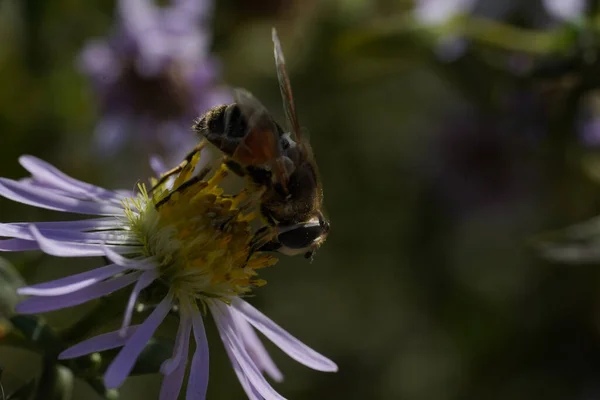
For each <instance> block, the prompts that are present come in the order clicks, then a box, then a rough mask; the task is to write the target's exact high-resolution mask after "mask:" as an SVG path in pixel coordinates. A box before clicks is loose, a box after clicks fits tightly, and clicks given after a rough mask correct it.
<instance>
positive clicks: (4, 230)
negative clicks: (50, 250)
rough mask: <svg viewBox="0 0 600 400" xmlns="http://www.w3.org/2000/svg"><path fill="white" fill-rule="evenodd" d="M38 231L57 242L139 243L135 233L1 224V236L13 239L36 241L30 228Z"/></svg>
mask: <svg viewBox="0 0 600 400" xmlns="http://www.w3.org/2000/svg"><path fill="white" fill-rule="evenodd" d="M31 226H35V227H36V229H38V231H39V232H40V233H41V234H42V235H43V236H44V237H45V238H47V239H52V240H57V241H70V242H78V243H96V244H98V243H111V242H112V243H113V244H119V245H120V244H129V245H131V244H134V245H135V244H137V243H139V242H138V240H137V238H136V236H135V234H134V233H133V232H129V231H125V230H119V231H105V232H78V231H73V230H66V229H48V228H40V227H39V225H38V224H29V225H26V224H1V223H0V236H5V237H12V238H17V239H25V240H35V237H34V236H33V234H32V233H31V230H30V227H31Z"/></svg>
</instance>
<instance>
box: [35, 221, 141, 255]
mask: <svg viewBox="0 0 600 400" xmlns="http://www.w3.org/2000/svg"><path fill="white" fill-rule="evenodd" d="M29 229H30V231H31V234H32V235H33V237H34V238H35V240H36V241H37V243H38V245H39V246H40V249H41V250H42V251H43V252H44V253H47V254H50V255H53V256H57V257H97V256H103V255H104V254H105V250H106V248H108V247H110V248H111V251H113V252H118V253H122V254H131V253H139V252H140V249H141V247H140V246H121V245H117V246H114V245H110V246H109V245H104V244H89V243H77V242H62V241H59V240H53V239H50V238H47V237H45V236H44V235H42V234H41V233H40V231H39V229H37V228H36V227H35V225H31V226H30V228H29Z"/></svg>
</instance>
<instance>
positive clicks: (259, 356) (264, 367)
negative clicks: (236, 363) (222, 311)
mask: <svg viewBox="0 0 600 400" xmlns="http://www.w3.org/2000/svg"><path fill="white" fill-rule="evenodd" d="M229 311H230V312H231V316H232V318H233V321H234V322H235V325H236V327H237V329H238V332H239V335H240V336H241V338H242V342H243V343H244V346H245V347H246V350H247V351H248V354H249V355H250V357H251V358H252V360H253V361H254V362H255V363H256V365H258V367H259V368H260V370H261V371H264V372H266V373H267V375H269V376H270V377H271V378H272V379H273V380H274V381H276V382H281V381H283V374H282V373H281V371H280V370H279V368H277V366H276V365H275V362H274V361H273V359H272V358H271V356H270V355H269V353H268V352H267V350H266V349H265V346H263V344H262V342H261V341H260V339H259V338H258V335H257V334H256V332H255V331H254V328H253V327H252V326H251V325H250V324H249V323H248V321H246V319H245V318H244V317H243V316H242V315H241V314H240V312H239V311H238V310H236V309H235V308H231V309H230V310H229Z"/></svg>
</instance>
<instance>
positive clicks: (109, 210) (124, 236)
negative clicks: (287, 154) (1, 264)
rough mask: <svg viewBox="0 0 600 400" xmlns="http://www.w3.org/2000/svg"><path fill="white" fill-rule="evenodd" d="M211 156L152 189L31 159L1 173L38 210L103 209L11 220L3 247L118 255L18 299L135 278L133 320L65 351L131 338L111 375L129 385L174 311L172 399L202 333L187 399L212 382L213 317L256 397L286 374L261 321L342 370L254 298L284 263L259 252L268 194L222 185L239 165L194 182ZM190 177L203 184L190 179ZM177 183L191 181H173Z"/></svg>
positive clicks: (68, 303) (3, 191)
mask: <svg viewBox="0 0 600 400" xmlns="http://www.w3.org/2000/svg"><path fill="white" fill-rule="evenodd" d="M198 160H199V157H198V156H196V157H195V158H194V160H192V162H191V163H190V164H188V166H187V167H186V168H184V169H183V170H182V171H181V172H180V173H179V174H178V175H177V176H176V177H175V178H174V180H171V181H170V182H169V183H163V184H160V185H158V186H157V187H156V188H155V189H154V190H153V191H152V192H151V193H149V192H148V191H146V189H145V187H144V186H143V185H140V187H139V191H138V192H137V193H130V192H127V191H110V190H106V189H103V188H100V187H97V186H94V185H91V184H88V183H85V182H81V181H78V180H76V179H73V178H71V177H69V176H67V175H65V174H64V173H62V172H61V171H59V170H57V169H56V168H54V167H53V166H51V165H49V164H47V163H45V162H43V161H41V160H39V159H36V158H34V157H31V156H23V157H21V159H20V162H21V165H22V166H23V167H24V168H25V169H26V170H28V171H29V172H30V173H31V177H30V178H26V179H23V180H20V181H14V180H10V179H5V178H0V195H2V196H4V197H6V198H9V199H11V200H14V201H18V202H20V203H23V204H28V205H32V206H35V207H40V208H45V209H50V210H56V211H62V212H69V213H76V214H88V215H93V216H94V217H93V218H87V219H81V220H75V221H63V222H36V223H6V224H0V236H2V237H5V238H7V239H4V240H0V251H26V250H42V251H43V252H45V253H47V254H51V255H54V256H58V257H98V256H104V257H106V258H107V259H108V260H110V264H108V265H106V266H103V267H100V268H96V269H93V270H90V271H86V272H82V273H79V274H76V275H72V276H68V277H65V278H62V279H58V280H55V281H51V282H45V283H41V284H36V285H32V286H27V287H23V288H21V289H20V290H19V292H20V294H22V295H28V296H30V297H29V298H27V299H26V300H24V301H22V302H21V303H19V304H18V305H17V312H20V313H23V314H30V313H43V312H47V311H52V310H59V309H63V308H68V307H72V306H75V305H78V304H82V303H84V302H87V301H90V300H92V299H96V298H99V297H101V296H106V295H109V294H111V293H113V292H115V291H117V290H120V289H123V288H125V287H127V286H133V288H132V289H131V295H130V298H129V302H128V304H127V306H126V308H125V313H124V318H123V324H122V327H121V329H119V330H117V331H113V332H109V333H105V334H102V335H99V336H95V337H92V338H90V339H88V340H86V341H84V342H81V343H79V344H77V345H75V346H73V347H71V348H69V349H67V350H65V351H64V352H63V353H62V354H61V355H60V357H61V358H72V357H78V356H82V355H86V354H90V353H94V352H99V351H103V350H108V349H113V348H118V347H122V349H121V350H120V352H119V353H118V355H117V356H116V357H115V359H114V360H113V361H112V363H111V364H110V365H109V366H108V369H107V370H106V373H105V375H104V382H105V385H106V387H108V388H116V387H119V386H120V385H121V384H122V383H123V381H124V380H125V379H126V378H127V376H128V375H129V373H130V372H131V370H132V368H133V366H134V364H135V361H136V359H137V357H138V356H139V355H140V353H141V352H142V350H143V348H144V347H145V345H146V344H147V343H148V341H149V340H150V338H151V337H152V336H153V334H154V332H155V331H156V329H157V328H158V326H159V325H160V324H161V323H162V322H163V321H164V320H165V318H166V317H167V314H168V313H169V311H170V310H172V309H177V310H178V312H179V318H180V320H179V329H178V332H177V337H176V340H175V346H174V352H173V355H172V357H171V358H170V359H169V360H167V361H165V362H164V363H163V364H162V366H161V373H162V374H164V376H165V377H164V380H163V384H162V388H161V393H160V398H161V399H165V400H166V399H175V398H177V396H178V394H179V392H180V390H181V387H182V382H183V379H184V375H185V370H186V366H187V365H188V349H189V346H190V341H191V339H190V337H193V339H194V342H195V352H194V355H193V357H192V360H191V366H190V375H189V378H188V385H187V394H186V399H204V398H205V396H206V389H207V384H208V366H209V365H208V355H209V353H208V344H207V339H206V335H205V330H204V325H203V314H204V313H205V312H207V311H210V313H211V314H212V316H213V319H214V321H215V323H216V326H217V328H218V331H219V334H220V336H221V338H222V340H223V343H224V345H225V349H226V351H227V354H228V355H229V358H230V360H231V362H232V364H233V367H234V369H235V372H236V374H237V376H238V378H239V381H240V383H241V384H242V386H243V388H244V390H245V391H246V393H247V395H248V397H249V398H250V399H262V398H265V399H282V398H283V397H281V396H280V395H279V394H278V393H277V392H276V391H275V390H274V389H273V388H272V387H271V385H270V384H269V383H268V382H267V381H266V379H265V378H264V376H263V373H266V374H267V375H269V376H270V377H271V378H273V379H274V380H275V381H279V380H281V379H282V375H281V373H280V372H279V370H278V369H277V367H276V366H275V364H274V363H273V361H272V359H271V358H270V356H269V355H268V353H267V352H266V350H265V349H264V347H263V345H262V344H261V341H260V339H259V338H258V337H257V335H256V333H255V331H254V329H257V330H259V331H260V332H262V333H263V334H264V335H265V336H266V337H267V338H269V339H270V340H271V341H272V342H273V343H275V344H276V345H277V346H278V347H279V348H281V349H282V350H283V351H284V352H285V353H287V354H288V355H289V356H290V357H292V358H293V359H295V360H296V361H298V362H300V363H302V364H304V365H306V366H308V367H310V368H313V369H316V370H319V371H330V372H333V371H336V370H337V366H336V365H335V363H333V362H332V361H330V360H329V359H327V358H325V357H324V356H322V355H320V354H319V353H317V352H315V351H314V350H312V349H310V348H309V347H307V346H306V345H304V344H303V343H301V342H300V341H298V340H297V339H296V338H294V337H293V336H291V335H290V334H289V333H287V332H286V331H285V330H283V329H282V328H281V327H279V326H278V325H276V324H275V323H274V322H273V321H271V320H270V319H269V318H267V317H266V316H265V315H263V314H262V313H261V312H260V311H258V310H257V309H255V308H254V307H253V306H251V305H250V304H249V303H247V302H246V301H244V300H242V299H241V297H240V296H243V295H245V294H247V293H249V292H250V291H251V289H252V288H254V287H258V286H261V285H263V284H264V283H265V282H264V281H263V280H260V279H256V275H257V270H258V269H259V268H262V267H266V266H269V265H272V264H274V263H275V262H276V261H277V260H276V259H275V258H274V257H272V256H270V255H268V254H265V253H252V252H250V249H249V245H248V243H249V241H250V238H251V236H252V233H253V231H252V229H251V222H252V220H253V219H254V218H255V216H256V215H257V213H256V200H257V199H258V198H259V196H260V194H257V193H253V192H252V191H249V190H242V191H241V192H239V193H237V194H235V195H228V196H225V195H223V190H222V189H221V188H220V186H219V183H220V182H221V181H222V180H223V179H224V178H225V176H226V175H227V170H226V169H225V168H224V167H222V168H220V169H218V170H217V171H216V172H215V173H214V174H213V175H212V176H210V177H209V179H207V180H202V181H199V180H194V181H188V180H189V179H190V178H191V177H192V176H193V173H194V169H195V166H196V165H197V163H198ZM182 182H194V183H192V184H186V185H184V187H185V188H184V189H182V188H181V186H180V185H181V183H182ZM173 187H177V188H179V189H177V190H173V189H172V188H173ZM151 285H152V287H153V288H154V289H155V290H151V291H150V292H151V293H162V294H161V295H159V296H157V297H156V298H152V299H151V301H152V302H153V303H154V304H157V306H156V307H155V308H154V309H153V311H152V312H151V313H150V315H149V316H148V317H147V318H146V319H145V320H144V321H143V322H142V323H141V324H132V318H133V313H134V308H135V305H136V302H137V300H138V297H139V295H140V293H141V292H142V291H143V290H144V289H146V288H147V287H149V286H151Z"/></svg>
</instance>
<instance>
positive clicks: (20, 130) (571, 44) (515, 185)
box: [0, 0, 600, 400]
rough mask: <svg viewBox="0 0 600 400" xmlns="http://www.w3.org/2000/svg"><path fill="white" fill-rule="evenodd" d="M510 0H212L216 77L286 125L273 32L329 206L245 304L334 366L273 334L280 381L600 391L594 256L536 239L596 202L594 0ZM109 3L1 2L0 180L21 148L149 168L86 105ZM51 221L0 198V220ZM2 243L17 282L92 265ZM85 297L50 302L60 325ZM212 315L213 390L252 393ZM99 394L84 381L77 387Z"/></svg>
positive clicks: (134, 391) (292, 389) (290, 392)
mask: <svg viewBox="0 0 600 400" xmlns="http://www.w3.org/2000/svg"><path fill="white" fill-rule="evenodd" d="M165 3H166V2H165ZM480 3H482V4H483V3H486V4H488V6H489V7H491V8H492V9H493V8H494V7H493V6H494V4H495V3H494V2H490V1H487V2H483V1H482V2H480ZM496 3H498V2H496ZM505 3H506V4H509V3H510V4H511V7H512V8H510V9H509V10H508V11H503V12H502V13H499V12H495V11H494V12H492V11H493V10H492V11H489V9H488V8H486V6H485V5H482V4H479V5H478V6H477V7H476V8H475V11H472V12H463V13H462V14H464V15H458V16H455V17H454V18H450V19H448V20H447V21H444V23H443V24H435V25H431V24H425V23H423V22H422V21H421V22H419V21H418V20H417V18H415V14H414V12H413V10H414V9H415V7H416V5H415V4H414V3H412V2H410V1H400V0H396V1H391V0H372V1H369V0H321V1H319V0H310V1H300V0H298V1H280V0H257V1H252V2H247V1H243V0H224V1H219V2H218V3H217V4H216V5H215V9H214V15H213V17H212V19H211V21H210V24H209V27H210V30H212V33H211V34H212V39H211V50H212V53H213V55H214V56H215V57H216V59H217V60H218V62H219V63H220V68H221V72H220V75H221V78H220V81H221V83H223V84H226V85H230V86H241V87H245V88H247V89H248V90H250V91H251V92H252V93H254V94H255V95H256V96H257V97H258V98H259V99H261V101H263V103H264V104H265V105H266V106H267V108H268V109H269V110H271V111H272V112H273V114H274V115H275V116H276V117H277V118H278V120H280V121H282V120H283V111H282V107H281V101H280V94H279V89H278V86H277V80H276V74H275V69H274V64H273V56H272V47H271V46H272V44H271V38H270V29H271V26H276V27H277V28H278V30H279V35H280V38H281V40H282V44H283V48H284V51H285V55H286V60H287V64H288V69H289V73H290V77H291V81H292V86H293V88H294V94H295V98H296V107H297V109H298V113H299V117H300V121H301V124H302V125H303V126H305V127H307V129H308V131H309V133H310V138H311V143H312V146H313V148H314V151H315V154H316V158H317V160H318V164H319V167H320V172H321V175H322V179H323V185H324V191H325V203H326V208H327V212H328V215H329V217H330V218H331V225H332V231H331V234H330V235H329V239H328V241H327V243H326V244H325V245H324V246H323V247H322V249H321V250H320V251H319V252H318V253H317V254H316V257H315V260H314V262H313V263H308V262H307V261H306V260H304V259H302V258H301V257H297V258H285V257H284V258H282V259H281V261H280V263H279V264H278V265H277V266H276V267H274V268H271V269H267V270H264V271H263V273H262V277H264V278H265V279H266V280H267V281H268V285H267V286H265V287H263V288H261V289H259V290H256V291H255V292H254V294H255V297H254V298H253V299H251V301H252V303H253V304H255V305H257V306H258V307H259V308H260V309H261V310H262V311H263V312H264V313H265V314H267V315H268V316H270V317H271V318H272V319H273V320H275V321H277V322H278V323H279V324H281V325H282V326H283V327H284V328H285V329H287V330H288V331H289V332H291V333H292V334H294V335H295V336H297V337H298V338H300V339H301V340H302V341H304V342H305V343H307V344H308V345H310V346H312V347H314V348H315V349H316V350H318V351H320V352H322V353H323V354H325V355H327V356H328V357H330V358H332V359H333V360H334V361H336V362H337V364H338V365H339V368H340V370H339V372H338V373H336V374H323V373H319V372H315V371H311V370H309V369H307V368H305V367H303V366H300V365H299V364H297V363H295V362H294V361H292V360H291V359H289V358H287V357H286V356H285V355H284V354H282V353H281V352H279V351H278V350H277V349H275V347H274V346H272V345H271V344H270V343H267V344H266V345H267V348H268V349H269V350H272V354H273V357H274V359H275V360H276V362H277V363H278V365H279V366H280V367H281V369H282V371H283V373H284V375H285V381H284V382H283V383H282V384H277V385H275V387H276V388H277V389H278V390H279V391H280V393H282V394H283V395H284V396H286V397H288V398H291V399H407V400H429V399H431V400H442V399H544V400H554V399H581V400H591V399H600V269H599V268H598V265H596V263H595V262H593V260H592V262H588V263H576V264H575V265H572V264H569V263H565V262H549V261H544V260H542V258H541V257H540V254H539V252H537V251H536V248H535V246H534V245H533V244H534V243H535V238H538V237H539V236H538V235H540V234H542V233H544V232H547V231H549V230H556V229H560V228H564V227H566V226H568V225H571V224H573V223H576V222H580V221H584V220H586V219H588V218H591V217H593V216H594V215H596V214H597V213H598V212H599V210H600V190H599V187H600V186H599V185H598V182H597V181H595V178H594V174H595V172H594V171H595V169H594V165H595V163H596V151H597V148H596V147H595V146H597V145H598V143H600V141H599V142H597V143H594V142H593V140H588V139H589V138H587V137H583V136H582V131H583V130H584V128H585V127H586V126H588V123H589V121H591V120H593V117H594V113H593V110H592V111H589V110H590V106H589V104H590V101H591V100H590V99H594V98H595V97H596V96H597V94H596V90H597V88H598V85H599V84H600V83H599V78H598V77H600V68H599V64H598V61H597V57H596V55H597V53H598V49H599V48H600V47H598V46H599V44H600V42H598V40H597V39H598V32H599V28H600V25H598V23H597V17H596V15H597V12H596V5H595V2H591V3H589V4H588V10H587V14H586V15H585V16H582V17H581V18H580V19H578V20H577V22H576V23H575V22H573V21H557V20H551V18H549V16H548V13H547V12H546V10H545V9H544V6H543V4H542V3H541V2H534V1H529V0H522V1H520V2H519V1H507V2H505ZM496 5H497V4H496ZM488 11H489V12H488ZM114 17H115V11H114V4H113V3H112V2H106V1H99V0H95V1H86V2H79V1H73V0H54V1H52V2H49V1H45V0H12V1H11V0H0V43H1V45H0V137H1V138H2V140H1V141H0V146H1V149H2V157H0V175H2V176H5V177H9V178H13V179H16V178H21V177H24V176H25V172H24V170H22V169H21V168H20V166H19V165H18V162H17V159H18V157H19V155H21V154H32V155H35V156H37V157H40V158H42V159H44V160H46V161H49V162H51V163H52V164H54V165H56V166H57V167H58V168H60V169H62V170H63V171H65V172H67V173H68V174H70V175H72V176H74V177H76V178H78V179H81V180H84V181H87V182H91V183H94V184H98V185H100V186H104V187H109V188H127V189H129V188H132V187H133V186H134V184H135V183H136V181H137V179H140V180H142V181H143V180H145V179H146V178H147V176H148V174H149V173H150V172H149V168H148V159H147V156H144V155H141V154H140V152H135V151H134V150H131V149H130V148H126V149H125V150H122V151H121V152H120V153H119V154H118V155H115V156H114V157H115V158H114V159H113V158H109V159H102V158H99V157H98V156H97V154H96V150H95V148H94V145H93V131H94V126H95V124H96V123H97V121H98V118H99V115H98V110H97V109H96V107H95V103H94V100H93V99H94V94H93V90H92V88H91V85H90V83H89V81H88V80H87V79H86V78H85V77H84V76H83V75H82V74H81V73H80V72H79V71H78V69H77V66H76V62H75V60H76V58H77V56H78V54H79V52H80V50H81V48H82V46H83V45H84V44H85V43H86V42H87V41H88V40H89V39H90V38H94V37H102V36H106V35H107V34H108V32H109V31H110V29H111V27H112V26H113V22H114ZM586 18H587V19H586ZM540 21H541V22H540ZM453 41H454V42H453ZM190 124H191V121H190ZM123 165H129V166H130V169H128V172H124V170H123ZM131 170H134V171H136V173H138V171H139V174H140V176H136V177H132V176H131V173H130V171H131ZM142 174H143V175H142ZM60 218H64V216H60V215H57V213H51V212H45V211H40V210H38V209H33V208H30V207H27V206H24V205H19V204H16V203H14V202H11V201H8V200H6V199H3V198H1V199H0V220H1V221H6V222H14V221H37V220H51V219H60ZM6 258H7V259H9V260H10V261H11V262H13V263H14V264H15V265H16V266H17V267H18V268H19V270H20V271H21V272H22V273H23V276H24V277H25V279H26V281H28V282H38V281H42V280H47V279H50V278H55V277H60V276H64V275H66V274H70V273H74V272H76V271H80V270H81V269H82V268H91V267H93V266H97V265H100V264H101V263H102V261H101V260H76V259H57V258H52V257H50V256H45V255H41V254H38V253H27V254H6ZM89 309H90V305H84V306H81V307H77V308H75V309H73V310H68V311H59V312H55V313H49V314H47V315H45V317H46V318H47V320H48V322H49V323H50V325H51V326H52V327H54V328H56V329H57V330H58V331H61V330H64V329H66V328H68V326H70V325H71V324H73V323H75V322H76V321H77V319H78V318H79V317H80V316H82V315H84V314H85V312H86V311H87V310H89ZM117 309H118V308H117ZM119 317H120V316H119V315H118V313H117V314H116V315H114V316H106V326H107V327H109V326H111V324H112V326H114V325H115V324H116V323H118V318H119ZM171 322H174V321H171ZM208 326H209V332H208V334H209V340H210V343H211V346H210V348H211V372H210V375H211V378H210V385H209V393H208V398H209V399H240V398H244V394H243V391H242V389H241V386H240V385H239V383H238V382H237V379H236V377H235V375H234V373H233V370H232V369H231V366H230V364H229V361H228V359H227V357H226V354H225V352H224V351H223V346H222V344H221V343H220V340H219V338H218V335H217V334H216V332H215V329H214V327H213V326H212V325H211V323H209V324H208ZM98 329H99V330H100V331H101V330H103V329H107V328H98ZM167 330H168V329H167ZM0 366H2V367H3V368H4V373H3V376H2V382H3V383H4V387H5V388H11V389H13V390H14V388H16V387H18V386H19V385H22V384H24V383H26V382H27V381H28V380H29V379H31V378H32V377H34V376H36V375H37V374H39V373H40V370H41V361H40V357H39V356H37V355H35V353H33V352H31V351H28V350H23V349H20V350H17V349H15V348H12V347H11V348H9V347H8V346H4V347H0ZM158 377H159V375H141V376H136V377H132V378H130V379H129V380H128V381H127V383H126V384H125V386H124V387H123V389H122V390H121V398H122V399H132V400H135V399H142V398H155V396H156V395H157V393H158V391H159V386H160V379H158ZM95 396H97V395H96V394H95V392H94V391H93V390H92V389H91V387H90V386H89V385H88V384H87V383H85V382H83V381H82V380H78V382H77V385H76V392H75V394H74V397H73V399H93V398H96V397H95ZM98 398H100V397H98Z"/></svg>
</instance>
